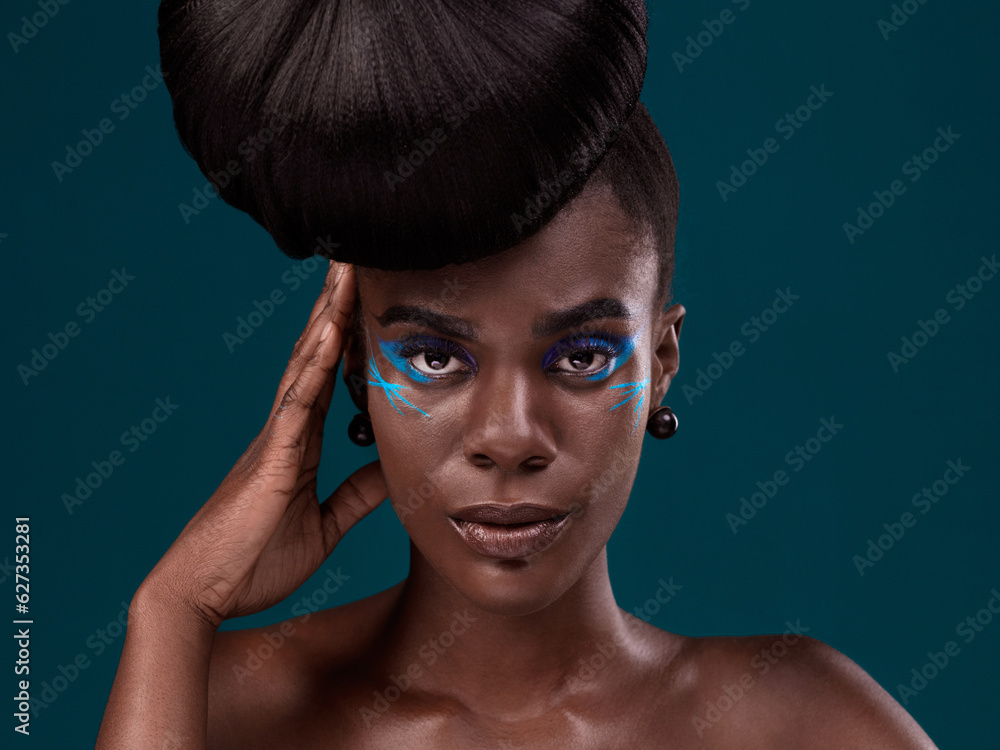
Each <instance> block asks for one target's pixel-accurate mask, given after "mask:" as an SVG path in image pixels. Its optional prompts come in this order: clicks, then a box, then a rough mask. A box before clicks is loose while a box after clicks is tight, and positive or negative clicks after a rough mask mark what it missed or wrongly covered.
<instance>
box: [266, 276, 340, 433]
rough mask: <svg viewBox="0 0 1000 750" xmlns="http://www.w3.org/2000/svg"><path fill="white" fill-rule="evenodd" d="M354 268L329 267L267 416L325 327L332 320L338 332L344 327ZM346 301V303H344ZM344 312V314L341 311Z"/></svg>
mask: <svg viewBox="0 0 1000 750" xmlns="http://www.w3.org/2000/svg"><path fill="white" fill-rule="evenodd" d="M354 295H355V292H354V267H353V266H352V265H351V264H349V263H335V262H334V263H332V264H331V266H330V270H329V272H328V273H327V276H326V282H325V283H324V285H323V290H322V291H321V292H320V294H319V296H318V297H317V299H316V303H315V304H314V305H313V309H312V312H311V313H310V315H309V321H308V322H307V323H306V327H305V329H304V330H303V331H302V335H301V336H299V340H298V341H297V342H296V344H295V348H294V349H293V350H292V356H291V358H290V359H289V360H288V365H287V366H286V367H285V371H284V373H283V374H282V376H281V381H280V382H279V383H278V392H277V394H276V396H275V399H274V404H273V405H272V406H271V413H272V414H274V412H275V410H276V409H277V408H278V406H279V405H280V404H281V399H282V397H283V396H284V394H285V391H286V390H288V388H289V387H290V386H291V384H292V383H293V382H295V379H296V378H297V377H298V375H299V373H300V372H301V370H302V368H303V367H304V365H305V363H306V362H307V361H308V360H309V358H310V357H311V356H312V354H313V352H314V351H315V350H316V347H317V345H318V343H319V337H320V335H321V333H322V331H323V328H324V327H325V326H326V324H327V323H328V322H329V321H330V320H333V321H334V322H335V323H339V325H340V326H341V329H343V328H344V326H345V325H346V323H347V319H348V318H349V317H350V313H351V311H352V310H353V307H354ZM347 298H349V299H347ZM345 308H346V314H345V313H344V312H343V310H344V309H345Z"/></svg>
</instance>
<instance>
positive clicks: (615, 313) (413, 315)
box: [374, 297, 634, 342]
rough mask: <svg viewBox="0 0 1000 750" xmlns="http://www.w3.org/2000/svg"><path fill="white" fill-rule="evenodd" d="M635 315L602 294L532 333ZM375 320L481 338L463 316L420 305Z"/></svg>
mask: <svg viewBox="0 0 1000 750" xmlns="http://www.w3.org/2000/svg"><path fill="white" fill-rule="evenodd" d="M632 317H634V316H633V315H632V313H631V312H629V309H628V306H627V305H625V303H624V302H622V301H621V300H619V299H614V298H610V297H599V298H597V299H592V300H588V301H587V302H581V303H580V304H579V305H574V306H573V307H567V308H565V309H563V310H556V311H555V312H551V313H548V314H547V315H545V316H543V317H541V318H539V319H537V320H536V321H535V322H534V323H532V326H531V333H532V335H533V336H534V337H535V338H537V339H540V338H546V337H548V336H552V335H554V334H557V333H559V332H560V331H564V330H566V329H569V328H579V327H580V326H582V325H583V324H584V323H587V322H588V321H591V320H597V319H600V318H618V319H622V320H630V319H631V318H632ZM374 318H375V320H376V321H378V324H379V325H380V326H382V327H383V328H388V327H389V326H391V325H393V324H395V323H412V324H416V325H423V326H426V327H428V328H431V329H433V330H435V331H437V332H438V333H440V334H441V335H443V336H451V337H454V338H461V339H466V340H467V341H474V342H475V341H478V340H479V339H478V337H477V333H476V327H475V326H474V325H472V324H471V323H469V322H468V321H467V320H465V319H463V318H459V317H456V316H455V315H448V314H446V313H440V312H435V311H434V310H430V309H428V308H426V307H419V306H417V305H392V306H391V307H389V308H388V309H387V310H386V311H385V312H384V313H382V314H381V315H375V316H374Z"/></svg>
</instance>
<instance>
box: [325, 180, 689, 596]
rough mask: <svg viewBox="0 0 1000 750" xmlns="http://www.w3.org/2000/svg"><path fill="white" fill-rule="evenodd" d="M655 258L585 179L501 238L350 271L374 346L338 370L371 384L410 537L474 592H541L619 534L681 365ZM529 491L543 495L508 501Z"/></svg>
mask: <svg viewBox="0 0 1000 750" xmlns="http://www.w3.org/2000/svg"><path fill="white" fill-rule="evenodd" d="M657 269H658V266H657V256H656V253H655V250H654V249H653V247H652V246H651V245H647V244H644V243H643V242H641V241H639V240H637V238H635V237H634V236H633V233H632V227H631V225H630V223H629V221H628V219H627V217H626V216H625V214H624V213H622V211H621V209H620V207H619V204H618V202H617V200H616V199H615V198H614V195H613V193H612V192H611V190H610V188H607V187H598V188H593V187H588V188H587V189H586V190H584V191H583V192H582V193H581V194H580V196H579V197H578V198H577V199H576V200H575V201H573V202H572V203H570V204H569V205H568V206H567V207H566V208H564V209H563V210H562V212H560V214H559V215H558V216H557V217H556V218H555V219H554V220H553V221H551V222H550V223H549V224H548V225H547V226H546V227H545V228H544V229H543V230H542V231H540V232H539V233H538V234H536V235H534V236H533V237H531V238H530V239H528V240H526V241H525V242H523V243H522V244H520V245H518V246H517V247H515V248H512V249H511V250H508V251H506V252H503V253H499V254H497V255H494V256H492V257H489V258H486V259H484V260H481V261H477V262H475V263H469V264H462V265H450V266H447V267H445V268H441V269H437V270H433V271H401V272H395V271H393V272H387V271H373V270H368V269H365V270H363V271H362V272H361V273H359V274H358V286H359V292H360V299H361V300H362V302H363V313H362V315H363V319H364V329H365V337H366V338H367V342H366V343H365V346H366V347H367V354H366V361H358V360H357V358H356V357H354V356H353V355H351V354H345V360H344V362H345V364H344V377H345V379H349V378H350V377H351V375H352V374H353V375H355V376H360V377H361V378H362V379H363V380H364V381H366V382H367V386H366V389H367V392H366V394H365V396H364V397H363V398H366V400H367V408H368V413H369V414H370V416H371V421H372V425H373V429H374V432H375V437H376V445H377V447H378V453H379V457H380V459H381V463H382V469H383V472H384V473H385V477H386V482H387V486H388V489H389V497H390V500H391V502H392V505H393V508H394V509H395V511H396V513H397V515H398V516H399V518H400V520H401V522H402V523H403V526H404V527H405V528H406V530H407V532H408V533H409V535H410V538H411V539H412V541H413V544H414V546H415V547H416V549H417V550H418V552H419V553H420V554H421V555H422V556H423V557H424V558H425V559H426V561H427V562H428V563H429V565H430V566H431V567H432V568H433V569H434V570H435V571H437V573H438V574H439V575H440V576H441V577H442V578H444V579H445V580H447V581H448V582H449V583H450V584H452V586H454V588H455V589H457V590H458V591H459V592H460V593H461V594H462V595H464V596H465V597H466V598H467V599H468V600H470V601H471V602H472V603H474V604H476V605H477V606H479V607H481V608H483V609H486V610H487V611H494V612H498V613H499V612H503V613H507V614H527V613H529V612H533V611H536V610H538V609H540V608H542V607H545V606H547V605H548V604H550V603H551V602H553V601H555V600H556V599H557V598H558V597H559V596H561V595H562V594H563V593H564V592H565V591H566V590H567V589H568V588H569V587H570V586H571V585H572V584H573V583H574V582H576V581H577V580H578V579H579V578H580V577H581V575H582V574H583V573H584V571H585V570H586V569H587V567H588V566H589V565H590V564H591V563H592V562H593V561H594V560H595V558H596V557H597V556H598V554H599V553H600V552H601V550H602V549H603V548H604V545H605V543H606V542H607V540H608V538H609V537H610V536H611V532H612V531H613V530H614V528H615V525H616V524H617V522H618V519H619V517H620V516H621V514H622V512H623V511H624V509H625V504H626V502H627V500H628V496H629V492H630V490H631V488H632V482H633V480H634V478H635V473H636V468H637V466H638V461H639V454H640V450H641V447H642V441H643V435H644V434H645V424H646V417H647V416H648V414H649V412H650V410H651V408H655V407H656V406H657V405H658V404H659V402H660V400H661V399H662V398H663V396H664V394H665V392H666V389H667V386H668V385H669V382H670V379H671V377H672V376H673V375H674V374H675V373H676V371H677V364H678V357H677V336H678V334H679V332H680V327H681V322H682V320H683V315H684V308H683V307H681V306H680V305H674V306H673V307H671V308H670V309H669V310H667V311H666V312H665V313H664V312H661V311H660V307H661V305H662V304H663V301H662V300H654V299H653V295H654V293H655V291H656V281H657ZM657 447H658V448H659V446H657ZM522 504H530V505H532V506H540V508H541V509H540V510H538V509H536V510H534V511H531V509H528V511H526V514H525V515H523V516H510V515H506V516H505V515H503V513H504V512H505V511H509V510H510V509H511V507H512V506H519V505H522ZM483 505H493V506H499V508H493V509H492V514H491V509H489V508H487V509H485V510H484V509H482V508H481V507H480V508H477V507H476V506H483ZM498 511H499V512H500V515H496V513H497V512H498ZM541 518H545V519H550V520H537V519H541ZM517 520H522V521H536V522H534V523H529V524H527V525H520V526H513V525H512V524H511V523H510V522H513V521H517ZM497 521H501V522H504V521H506V522H508V523H505V524H503V525H496V523H495V522H497Z"/></svg>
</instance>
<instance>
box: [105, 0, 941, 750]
mask: <svg viewBox="0 0 1000 750" xmlns="http://www.w3.org/2000/svg"><path fill="white" fill-rule="evenodd" d="M261 5H262V4H256V5H254V4H252V3H249V2H247V3H226V4H222V3H218V4H216V3H211V2H203V3H200V4H198V3H186V4H184V3H173V2H166V3H164V4H163V5H162V6H161V16H160V18H161V28H160V33H161V43H162V45H163V58H164V64H163V69H164V71H165V75H166V80H167V81H168V82H170V86H171V95H172V97H173V99H174V107H175V120H176V122H177V125H178V130H179V133H180V136H181V139H182V141H183V142H184V143H185V146H186V147H187V148H188V149H189V151H190V152H191V153H192V154H193V155H194V157H195V158H196V160H197V161H198V163H199V166H201V168H202V169H203V171H205V173H206V174H207V175H210V176H211V175H219V174H220V172H221V171H223V170H224V171H225V174H226V175H227V176H228V178H229V179H227V180H226V184H225V185H222V184H221V183H222V180H221V179H220V180H218V182H219V184H220V194H221V195H222V197H224V198H225V199H226V200H227V201H229V202H230V203H232V204H233V205H236V206H238V207H240V208H242V209H243V210H246V211H247V212H248V213H250V215H251V216H253V217H254V218H255V219H257V220H258V221H259V222H260V223H261V224H262V225H264V226H265V228H267V229H268V231H269V232H271V234H272V236H273V237H274V238H275V241H276V242H277V243H278V244H279V246H280V247H282V249H283V250H284V251H285V252H286V253H288V254H289V255H293V256H295V257H303V256H305V255H309V254H312V253H314V252H316V249H315V248H316V246H317V239H316V238H327V239H326V240H325V242H324V243H321V244H322V245H323V246H324V247H326V246H330V247H333V248H334V250H333V251H332V255H333V256H334V257H335V258H336V261H332V262H331V266H330V271H329V273H328V276H327V281H326V285H325V286H324V288H323V291H322V292H321V294H320V296H319V298H318V300H317V302H316V305H315V306H314V308H313V310H312V313H311V315H310V318H309V321H308V323H307V325H306V328H305V330H304V332H303V334H302V336H301V337H300V339H299V341H298V342H297V343H296V345H295V349H294V351H293V354H292V357H291V359H290V361H289V364H288V367H287V369H286V371H285V374H284V376H283V377H282V379H281V382H280V383H279V386H278V390H277V394H276V397H275V401H274V404H273V407H272V409H271V412H270V414H269V416H268V418H267V420H266V422H265V424H264V427H263V429H262V430H261V432H260V434H259V435H258V436H257V437H256V438H255V439H254V441H253V442H252V443H251V445H250V447H249V448H248V449H247V451H246V453H245V454H244V455H243V456H242V457H241V458H240V460H239V461H238V462H237V464H236V466H235V467H234V468H233V470H232V471H231V472H230V473H229V475H228V476H227V477H226V479H225V480H224V481H223V483H222V485H221V486H220V487H219V489H218V490H217V491H216V493H215V494H214V495H213V496H212V497H211V498H210V499H209V500H208V502H207V503H206V504H205V505H204V507H203V508H202V509H201V510H200V511H199V512H198V513H197V514H196V515H195V517H194V518H193V519H192V520H191V522H190V523H189V524H188V525H187V526H186V527H185V528H184V530H183V531H182V533H181V535H180V536H179V538H178V539H177V541H176V542H175V543H174V544H173V546H171V548H170V549H169V550H168V551H167V553H166V554H165V555H164V557H163V558H162V560H161V561H160V562H159V563H158V564H157V566H156V567H155V568H154V570H153V571H152V572H151V573H150V575H149V576H148V577H147V579H146V580H145V581H144V582H143V584H142V586H141V587H140V588H139V590H138V591H137V593H136V595H135V597H134V599H133V604H132V607H131V609H130V617H129V625H128V632H127V637H126V643H125V647H124V650H123V654H122V660H121V663H120V666H119V671H118V675H117V677H116V680H115V684H114V687H113V689H112V694H111V697H110V700H109V703H108V708H107V711H106V713H105V720H104V722H103V724H102V727H101V733H100V736H99V738H98V747H101V748H111V747H149V748H153V747H157V748H159V747H185V748H186V747H213V748H222V747H234V748H253V747H286V746H287V747H345V748H367V747H370V748H378V747H390V746H393V747H398V746H403V747H408V748H409V747H428V748H464V747H474V748H480V747H493V748H562V747H566V748H570V747H572V748H591V747H592V748H608V747H628V748H633V747H643V748H645V747H768V748H771V747H799V748H812V747H814V748H821V747H859V748H861V747H864V748H869V747H886V748H907V749H909V748H914V749H915V748H931V747H933V744H932V743H931V742H930V740H929V739H928V738H927V737H926V735H925V734H924V733H923V732H922V731H921V730H920V728H919V727H918V726H917V724H916V723H915V722H914V721H913V719H912V718H911V717H909V716H908V715H907V714H906V712H905V711H904V710H903V709H902V708H901V707H900V706H899V705H898V704H897V703H896V702H895V701H893V699H892V698H891V697H889V695H888V694H887V693H885V691H883V690H882V689H881V688H880V687H879V686H878V685H877V683H875V682H874V681H873V680H872V679H871V678H870V677H868V676H867V675H866V674H865V673H864V672H863V671H862V670H861V669H860V668H859V667H858V666H857V665H855V664H853V662H851V661H850V660H849V659H847V657H845V656H843V655H842V654H839V653H838V652H836V651H835V650H833V649H831V648H829V647H827V646H825V645H824V644H822V643H821V642H819V641H815V640H812V639H810V638H809V637H808V636H805V635H803V633H802V632H800V631H798V630H796V629H795V628H789V631H788V632H785V633H782V634H778V635H770V636H759V637H749V638H691V637H685V636H680V635H676V634H672V633H668V632H666V631H663V630H660V629H659V628H656V627H654V626H652V625H650V624H648V623H646V622H644V621H642V620H640V619H638V618H636V617H633V616H631V615H629V614H627V613H626V612H624V611H623V610H621V609H620V608H619V607H618V606H617V604H616V602H615V599H614V595H613V592H612V590H611V586H610V581H609V577H608V564H607V554H606V547H605V545H606V543H607V540H608V538H609V537H610V535H611V533H612V531H613V530H614V527H615V525H616V524H617V522H618V520H619V518H620V517H621V514H622V512H623V511H624V509H625V505H626V503H627V500H628V495H629V492H630V490H631V487H632V483H633V481H634V479H635V474H636V470H637V466H638V461H639V457H640V453H641V450H642V441H643V436H644V431H643V429H642V428H643V427H645V428H646V430H647V431H649V432H650V433H652V434H653V435H654V436H655V437H660V438H665V437H669V436H671V435H672V434H673V432H674V431H675V430H676V428H677V422H676V419H675V418H674V417H673V415H672V413H671V412H670V410H669V409H668V408H666V407H663V406H662V405H661V404H662V402H663V401H664V399H665V397H666V394H667V391H668V388H669V385H670V382H671V380H672V378H673V376H674V375H675V374H676V372H677V370H678V364H679V355H678V338H679V335H680V330H681V325H682V322H683V319H684V315H685V310H684V308H683V306H681V305H680V304H670V302H671V298H670V280H671V276H672V272H673V255H672V247H673V235H674V227H675V225H676V207H677V183H676V177H675V175H674V173H673V167H672V164H671V162H670V158H669V153H668V151H667V149H666V145H665V144H664V143H663V140H662V138H661V137H660V136H659V133H658V131H657V130H656V127H655V125H654V124H653V123H652V120H651V118H650V117H649V114H648V113H647V112H646V110H645V108H644V107H643V106H642V105H641V104H640V103H638V94H639V90H640V88H641V85H642V78H643V72H644V68H645V21H646V16H645V9H644V7H643V5H642V3H641V2H619V3H609V2H578V3H564V2H559V1H558V0H551V1H550V2H504V3H499V2H497V3H483V2H477V3H470V4H469V5H468V6H466V5H465V4H463V3H459V2H432V1H430V0H428V1H427V2H421V3H412V4H407V5H395V6H392V5H389V4H388V3H376V2H359V1H358V0H355V1H354V2H340V3H328V4H325V5H321V6H320V5H318V4H313V3H308V2H304V1H303V0H297V1H292V0H285V2H274V3H269V4H267V6H266V7H263V8H262V7H261ZM314 5H315V6H316V7H313V6H314ZM279 115H284V117H282V118H281V120H280V122H281V123H282V124H281V125H278V126H274V127H272V125H271V124H272V123H273V122H275V121H276V118H277V117H278V116H279ZM286 123H287V124H286ZM265 129H266V130H267V131H268V136H267V138H266V139H265V138H264V137H263V136H262V135H261V136H260V137H259V138H257V139H256V140H255V142H263V141H265V140H266V143H265V144H264V145H263V146H262V147H260V148H257V147H256V146H253V147H252V148H250V149H248V150H246V152H245V153H246V155H245V160H243V161H241V160H240V159H239V156H240V155H241V154H244V151H243V149H242V148H241V145H244V144H247V143H248V142H249V138H250V137H252V136H254V135H255V134H262V133H263V131H264V130H265ZM249 154H252V155H253V158H252V159H251V158H250V157H249ZM213 179H214V178H213ZM341 360H343V365H344V366H343V373H342V377H343V379H344V381H345V383H346V385H347V386H348V387H349V388H350V389H351V395H352V398H353V399H354V402H355V404H356V405H357V406H358V407H359V409H360V410H361V412H362V414H361V415H357V416H355V418H354V420H353V421H352V422H351V427H350V431H351V436H352V439H354V440H355V442H358V443H361V444H365V443H370V442H371V440H372V439H373V438H374V439H375V441H376V443H377V445H378V451H379V460H377V461H374V462H372V463H369V464H367V465H365V466H363V467H361V468H360V469H358V470H357V471H355V472H354V473H353V474H351V475H350V476H349V477H348V478H347V479H346V480H345V481H344V482H343V483H342V484H341V485H340V487H339V488H338V489H337V490H336V491H335V492H334V493H333V494H332V495H331V496H330V497H329V498H327V499H325V500H324V501H323V502H322V503H319V502H317V499H318V498H317V497H316V484H315V478H316V472H317V467H318V464H319V460H320V453H321V441H322V434H323V425H324V421H325V417H326V412H327V409H328V408H329V404H330V400H331V396H332V392H333V388H334V377H335V374H336V368H337V367H338V365H339V363H340V361H341ZM386 496H388V497H389V498H390V502H391V503H392V505H393V508H394V510H395V511H396V513H397V515H398V516H399V518H400V521H401V522H402V523H403V525H404V527H405V528H406V530H407V533H408V534H409V535H410V539H411V563H410V572H409V575H408V576H407V578H406V579H405V580H404V581H402V582H400V583H399V584H397V585H396V586H393V587H392V588H390V589H387V590H385V591H383V592H380V593H378V594H376V595H374V596H372V597H368V598H366V599H363V600H360V601H356V602H353V603H351V604H348V605H345V606H343V607H337V608H334V609H330V610H326V611H322V612H319V613H316V614H315V615H307V616H303V617H300V618H296V619H294V620H289V621H287V622H285V623H281V624H279V625H275V626H272V627H269V628H263V629H255V630H244V631H230V632H218V628H219V626H220V624H221V623H222V622H223V621H224V620H225V619H228V618H231V617H237V616H242V615H247V614H251V613H253V612H258V611H261V610H263V609H266V608H267V607H270V606H272V605H274V604H276V603H277V602H279V601H281V600H282V599H284V598H285V597H287V596H288V595H289V594H290V593H292V592H293V591H294V590H295V589H296V588H297V587H298V586H300V585H301V584H302V583H303V582H304V581H305V580H306V579H307V578H308V577H309V576H310V575H311V574H312V573H313V572H314V571H316V570H317V568H318V567H319V566H320V565H321V564H322V563H323V562H324V560H326V558H327V557H328V556H329V555H330V553H331V552H332V551H333V549H334V548H335V547H336V545H337V544H338V543H339V541H340V539H341V538H343V535H344V534H345V533H346V532H347V531H349V529H350V528H351V527H352V526H353V525H354V524H355V523H357V522H358V521H359V520H360V519H361V518H362V517H364V516H365V515H366V514H367V513H369V512H370V511H371V510H372V509H373V508H375V507H376V506H377V505H378V504H379V503H380V502H382V500H384V499H385V498H386ZM262 642H266V643H268V644H269V645H270V646H271V648H272V656H271V657H270V658H268V659H267V660H266V661H264V662H263V663H259V664H253V665H251V664H250V663H249V662H248V661H247V653H248V650H249V651H251V652H252V651H253V650H254V649H255V648H256V647H257V645H258V644H260V643H262ZM722 706H724V708H720V707H722Z"/></svg>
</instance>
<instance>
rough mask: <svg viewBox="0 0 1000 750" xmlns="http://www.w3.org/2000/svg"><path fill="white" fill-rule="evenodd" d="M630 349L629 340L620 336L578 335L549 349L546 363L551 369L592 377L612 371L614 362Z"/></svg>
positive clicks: (551, 370) (548, 368)
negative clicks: (611, 367)
mask: <svg viewBox="0 0 1000 750" xmlns="http://www.w3.org/2000/svg"><path fill="white" fill-rule="evenodd" d="M628 350H629V344H628V342H627V341H626V340H624V339H620V338H619V337H617V336H616V337H607V336H605V335H601V336H597V335H594V334H591V335H581V336H575V337H573V338H571V339H567V340H565V341H561V342H559V343H558V344H556V345H555V346H554V347H553V348H552V349H551V350H549V353H548V354H546V356H545V360H544V362H543V366H544V368H545V369H546V370H548V371H550V372H564V373H567V374H573V375H586V376H590V377H592V376H596V375H599V374H602V373H608V371H609V369H610V366H611V365H612V364H613V363H614V362H615V361H616V360H618V359H619V358H621V357H622V355H623V354H625V353H627V351H628Z"/></svg>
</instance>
